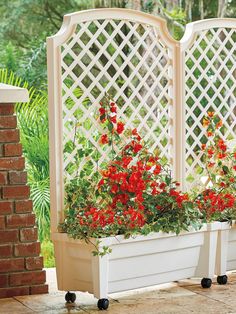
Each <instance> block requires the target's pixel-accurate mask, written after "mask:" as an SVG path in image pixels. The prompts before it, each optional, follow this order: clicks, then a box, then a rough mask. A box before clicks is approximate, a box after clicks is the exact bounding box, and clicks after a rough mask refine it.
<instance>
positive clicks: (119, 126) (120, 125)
mask: <svg viewBox="0 0 236 314" xmlns="http://www.w3.org/2000/svg"><path fill="white" fill-rule="evenodd" d="M124 128H125V127H124V123H122V122H118V123H117V129H116V131H117V133H118V134H121V133H122V132H123V131H124Z"/></svg>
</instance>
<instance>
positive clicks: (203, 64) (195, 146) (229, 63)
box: [185, 28, 236, 188]
mask: <svg viewBox="0 0 236 314" xmlns="http://www.w3.org/2000/svg"><path fill="white" fill-rule="evenodd" d="M208 111H214V112H216V113H217V114H218V115H219V117H220V118H221V119H222V121H223V127H222V128H221V129H220V131H221V133H222V135H223V137H224V139H225V140H232V139H235V138H236V29H228V28H213V29H210V30H205V31H201V32H199V33H198V34H197V37H196V39H195V41H194V43H193V45H192V46H191V47H190V48H189V49H187V50H186V52H185V113H186V125H185V128H186V156H185V161H186V178H187V184H188V187H189V188H190V187H192V186H194V182H197V180H196V175H198V176H201V177H203V176H204V173H203V172H202V167H203V165H202V160H201V155H200V154H199V152H200V147H201V144H203V143H206V141H207V138H206V136H205V129H204V128H203V127H202V120H203V117H204V116H205V115H206V114H207V112H208Z"/></svg>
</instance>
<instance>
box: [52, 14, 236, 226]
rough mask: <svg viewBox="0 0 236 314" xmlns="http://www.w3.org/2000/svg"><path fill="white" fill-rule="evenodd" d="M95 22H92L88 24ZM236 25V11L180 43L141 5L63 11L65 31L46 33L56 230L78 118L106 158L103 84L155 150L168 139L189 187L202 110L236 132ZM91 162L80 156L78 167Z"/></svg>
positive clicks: (167, 149)
mask: <svg viewBox="0 0 236 314" xmlns="http://www.w3.org/2000/svg"><path fill="white" fill-rule="evenodd" d="M103 20H104V21H108V23H110V25H111V27H110V30H108V31H107V29H106V25H107V24H106V23H104V21H103ZM96 21H101V22H96ZM119 21H121V22H119ZM93 22H94V23H93ZM90 23H93V29H92V30H91V29H90V30H88V29H86V28H87V27H90V26H89V25H91V24H90ZM123 25H126V27H127V29H126V30H127V34H123V33H122V32H123V28H122V27H123ZM78 27H80V28H79V29H78ZM235 29H236V20H235V19H211V20H204V21H200V22H194V23H190V24H188V25H187V27H186V31H185V35H184V37H183V38H182V40H181V41H180V42H177V41H176V40H174V39H173V38H172V37H171V36H170V34H169V32H168V30H167V26H166V22H165V21H164V20H163V19H161V18H159V17H154V16H152V15H149V14H146V13H142V12H138V11H133V10H127V9H96V10H88V11H82V12H77V13H72V14H68V15H65V16H64V20H63V24H62V27H61V29H60V30H59V32H58V33H57V34H56V35H54V36H52V37H49V38H48V39H47V56H48V92H49V124H50V128H49V130H50V165H51V167H50V180H51V204H52V231H56V230H57V224H58V222H59V221H61V219H62V217H63V204H64V178H65V172H66V173H67V175H68V174H69V178H70V177H71V176H73V160H74V158H75V150H73V149H71V148H70V149H69V150H67V151H66V152H65V144H66V145H67V144H68V143H69V145H67V146H70V147H71V145H72V146H73V147H76V148H77V149H78V148H79V149H80V141H81V139H77V141H74V142H73V139H74V134H75V132H74V131H75V130H74V124H75V123H76V121H77V120H78V118H80V119H81V124H80V126H81V129H80V132H81V134H83V136H84V137H85V138H87V139H88V141H89V142H90V144H91V145H93V146H94V147H96V148H97V151H98V154H99V160H101V162H103V161H104V160H106V153H107V152H106V151H104V150H102V149H101V147H99V146H98V145H97V143H96V137H97V135H98V133H99V132H100V131H101V130H100V129H99V126H98V125H97V124H96V120H95V119H94V111H93V108H95V109H96V108H97V105H98V103H99V101H100V100H101V98H102V94H103V93H104V92H110V91H111V92H112V93H113V94H114V99H115V101H118V103H119V102H123V103H125V105H124V106H123V107H120V110H119V118H121V119H123V120H124V121H125V122H126V124H127V125H128V126H137V127H138V128H139V130H140V131H143V135H144V137H145V139H146V140H149V141H150V147H151V149H155V147H156V146H155V145H156V144H157V143H158V144H160V145H161V146H160V148H161V153H162V154H163V156H164V157H165V158H166V159H168V160H169V161H170V162H171V163H172V166H173V173H174V176H175V178H176V179H177V180H179V181H180V182H181V185H182V188H185V187H186V186H190V185H191V184H192V181H191V180H193V178H194V177H196V176H197V175H195V172H196V171H197V172H199V169H200V168H201V166H202V163H201V159H199V156H198V153H197V152H198V149H199V147H200V146H201V144H202V143H204V141H205V138H204V130H203V128H202V118H203V116H204V114H206V112H207V111H208V110H214V111H216V112H217V113H218V114H219V115H220V117H221V118H222V120H223V123H224V132H223V134H222V135H223V136H224V137H225V139H232V138H235V137H236V136H235V134H236V116H235V112H236V78H235V71H236V32H235ZM129 31H130V32H131V33H130V34H131V35H132V36H133V37H132V36H131V35H129V34H128V33H129ZM100 35H101V36H102V35H104V37H103V38H101V39H99V36H100ZM115 36H118V37H119V38H118V39H119V40H118V41H117V39H116V38H115ZM83 41H84V42H83ZM92 45H93V47H92ZM108 46H109V47H111V48H109V49H110V51H108V50H107V47H108ZM94 47H95V48H96V49H95V50H94V51H93V49H94ZM140 47H141V49H140ZM124 51H125V52H124ZM85 57H86V58H85ZM85 59H87V60H85ZM229 95H230V96H229ZM88 101H89V103H90V104H92V106H90V105H89V106H88V103H86V102H88ZM133 121H134V122H133ZM134 123H136V124H134ZM88 125H89V128H90V129H91V131H92V132H89V131H88V127H87V126H88ZM96 132H97V133H96ZM91 133H93V134H95V135H93V136H91ZM86 167H87V164H86V163H85V162H84V161H81V164H80V170H81V169H82V168H86ZM68 169H69V170H68ZM186 178H187V179H188V180H189V181H187V182H188V183H187V184H186Z"/></svg>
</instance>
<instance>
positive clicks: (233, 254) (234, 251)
mask: <svg viewBox="0 0 236 314" xmlns="http://www.w3.org/2000/svg"><path fill="white" fill-rule="evenodd" d="M234 269H236V227H235V225H234V227H233V228H232V229H230V230H229V241H228V255H227V270H234Z"/></svg>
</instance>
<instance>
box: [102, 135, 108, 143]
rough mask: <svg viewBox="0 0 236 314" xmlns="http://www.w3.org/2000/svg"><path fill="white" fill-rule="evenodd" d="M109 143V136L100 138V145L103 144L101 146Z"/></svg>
mask: <svg viewBox="0 0 236 314" xmlns="http://www.w3.org/2000/svg"><path fill="white" fill-rule="evenodd" d="M108 142H109V139H108V136H107V134H103V135H102V136H101V137H100V143H101V144H107V143H108Z"/></svg>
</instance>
